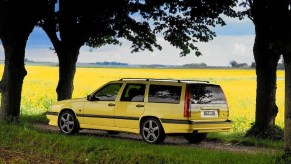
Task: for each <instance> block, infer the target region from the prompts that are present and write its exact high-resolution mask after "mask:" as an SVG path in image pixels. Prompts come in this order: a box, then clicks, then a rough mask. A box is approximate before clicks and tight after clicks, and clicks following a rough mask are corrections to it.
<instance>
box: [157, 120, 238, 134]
mask: <svg viewBox="0 0 291 164" xmlns="http://www.w3.org/2000/svg"><path fill="white" fill-rule="evenodd" d="M161 122H162V124H163V127H164V130H165V133H193V132H194V131H195V132H198V133H209V132H227V131H229V130H230V129H231V128H232V124H233V123H232V121H231V120H226V121H207V122H206V121H205V122H196V121H193V120H172V119H161Z"/></svg>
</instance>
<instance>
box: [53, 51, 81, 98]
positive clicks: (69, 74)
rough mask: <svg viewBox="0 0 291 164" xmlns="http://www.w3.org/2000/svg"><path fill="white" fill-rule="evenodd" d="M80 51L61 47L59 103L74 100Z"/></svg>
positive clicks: (59, 55) (59, 52)
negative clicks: (75, 78)
mask: <svg viewBox="0 0 291 164" xmlns="http://www.w3.org/2000/svg"><path fill="white" fill-rule="evenodd" d="M79 49H80V47H79V48H78V49H76V48H75V47H74V48H72V47H61V49H60V51H57V54H58V58H59V82H58V86H57V89H56V91H57V94H58V101H60V100H65V99H70V98H72V94H73V90H74V77H75V73H76V63H77V60H78V55H79Z"/></svg>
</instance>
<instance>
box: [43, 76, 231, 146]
mask: <svg viewBox="0 0 291 164" xmlns="http://www.w3.org/2000/svg"><path fill="white" fill-rule="evenodd" d="M46 116H47V118H48V119H49V121H50V122H49V124H50V125H53V126H58V127H59V129H60V130H61V132H63V133H66V134H73V133H77V132H78V130H80V129H99V130H105V131H108V132H131V133H137V134H141V136H142V138H143V140H144V141H145V142H147V143H161V142H163V141H164V140H165V138H166V135H170V134H180V135H184V136H185V138H186V139H187V140H188V141H189V142H190V143H199V142H201V141H202V140H203V139H204V138H205V137H206V134H207V133H209V132H225V131H228V130H230V129H231V126H232V122H231V121H230V120H228V117H229V109H228V105H227V101H226V98H225V96H224V93H223V91H222V88H221V87H220V86H219V85H215V84H210V83H209V82H207V81H194V80H174V79H146V78H145V79H140V78H135V79H133V78H126V79H125V78H124V79H120V80H117V81H111V82H108V83H107V84H105V85H103V86H102V87H100V88H99V89H97V90H96V91H94V92H93V93H92V94H90V95H88V96H87V97H84V98H76V99H69V100H63V101H58V102H55V103H53V104H52V106H51V108H50V109H49V110H48V112H47V113H46Z"/></svg>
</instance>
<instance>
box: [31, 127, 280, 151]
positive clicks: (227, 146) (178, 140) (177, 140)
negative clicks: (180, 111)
mask: <svg viewBox="0 0 291 164" xmlns="http://www.w3.org/2000/svg"><path fill="white" fill-rule="evenodd" d="M34 126H35V128H37V129H40V130H43V131H47V132H53V133H61V132H60V131H59V129H58V127H55V126H50V125H45V124H34ZM79 134H80V135H94V136H96V137H102V138H114V139H121V140H136V141H140V142H143V140H142V137H141V136H140V135H138V134H131V133H118V134H108V133H107V132H106V131H101V130H80V131H79ZM163 144H165V145H173V146H185V147H193V148H205V149H213V150H218V151H219V150H226V151H232V152H244V153H257V152H265V153H266V152H267V153H274V152H276V151H278V150H276V149H269V148H263V147H255V146H245V145H239V144H231V143H223V142H216V141H210V140H207V139H206V140H205V141H202V142H201V143H200V144H189V143H188V142H187V141H186V140H185V139H184V138H183V137H182V136H167V138H166V140H165V141H164V142H163Z"/></svg>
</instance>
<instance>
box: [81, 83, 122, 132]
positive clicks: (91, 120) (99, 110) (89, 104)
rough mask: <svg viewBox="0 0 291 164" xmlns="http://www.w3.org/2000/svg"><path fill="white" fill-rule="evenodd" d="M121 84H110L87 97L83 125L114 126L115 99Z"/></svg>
mask: <svg viewBox="0 0 291 164" xmlns="http://www.w3.org/2000/svg"><path fill="white" fill-rule="evenodd" d="M121 86H122V83H110V84H107V85H105V86H104V87H102V88H101V89H99V90H98V91H97V92H95V93H93V94H92V95H91V96H89V97H90V98H89V100H88V101H86V102H85V104H84V114H83V116H84V123H85V124H87V125H98V126H111V127H112V126H114V109H115V105H116V104H115V99H116V97H117V96H118V92H119V90H120V88H121Z"/></svg>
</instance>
